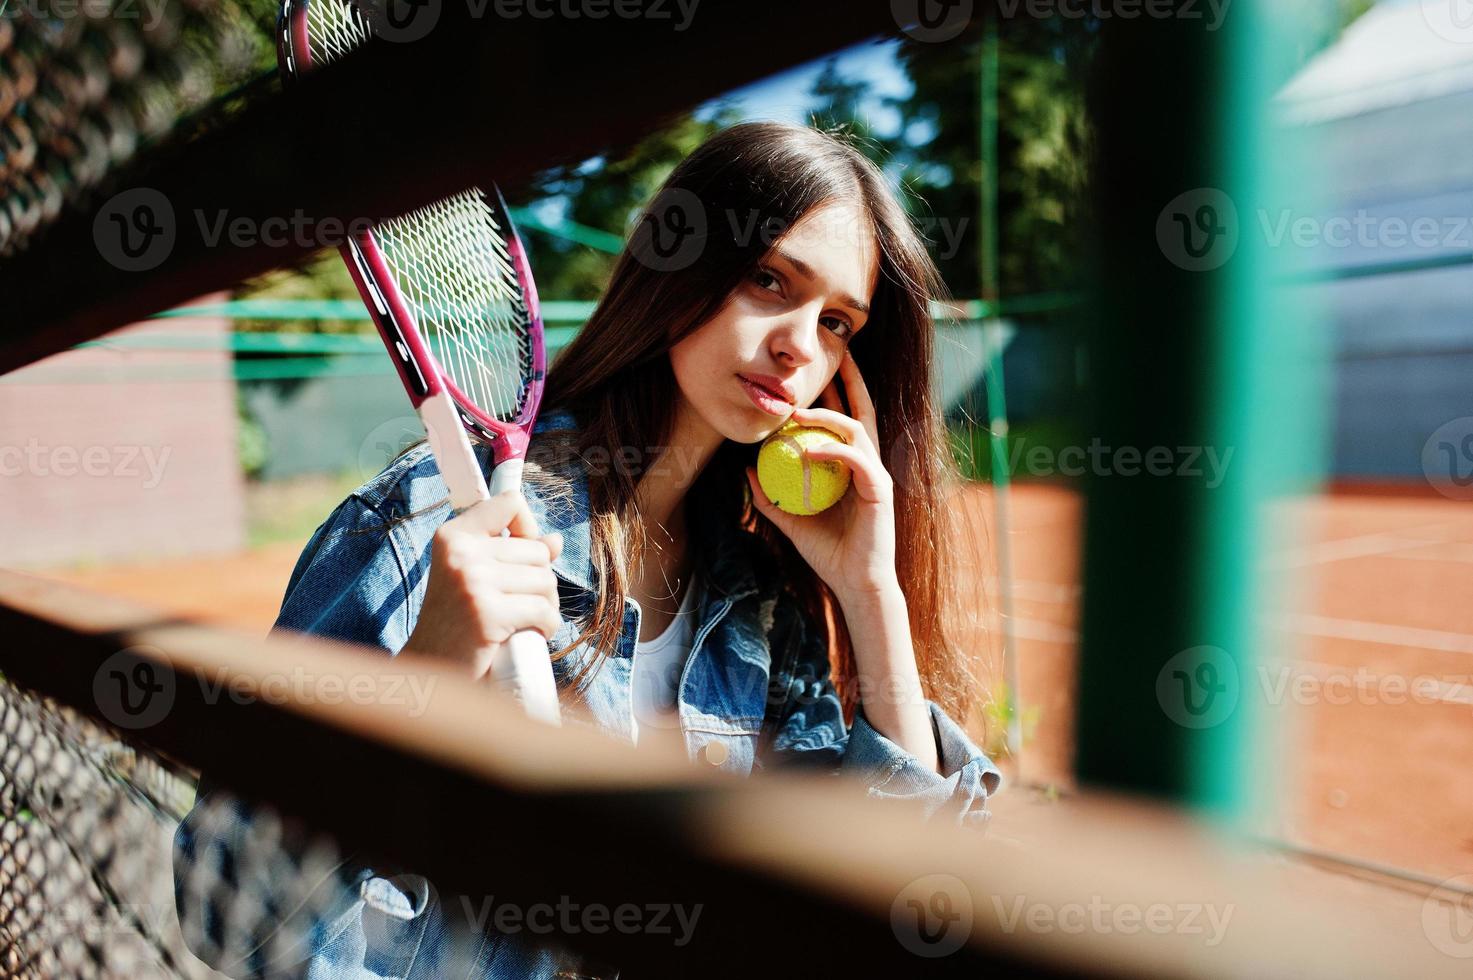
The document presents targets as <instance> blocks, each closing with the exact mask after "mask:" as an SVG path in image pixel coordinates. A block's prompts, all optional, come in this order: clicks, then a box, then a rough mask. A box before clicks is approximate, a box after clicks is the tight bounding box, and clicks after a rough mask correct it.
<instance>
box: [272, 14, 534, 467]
mask: <svg viewBox="0 0 1473 980" xmlns="http://www.w3.org/2000/svg"><path fill="white" fill-rule="evenodd" d="M310 2H311V0H289V2H288V3H286V4H285V5H284V7H283V16H282V23H281V25H280V30H278V32H277V45H278V52H277V53H278V57H279V59H280V61H281V63H282V64H283V65H289V66H290V70H288V71H287V72H285V73H284V74H285V75H286V76H287V77H288V78H292V79H295V78H297V77H300V76H301V75H303V74H305V73H306V72H307V71H309V70H311V67H312V64H311V53H310V48H309V47H308V43H307V4H308V3H310ZM481 193H482V194H483V195H484V194H485V192H484V191H483V192H481ZM489 198H490V202H491V204H492V208H493V210H494V211H495V212H496V218H497V220H498V221H500V222H503V223H504V224H505V227H506V230H507V232H508V238H509V241H508V242H507V250H508V252H509V253H510V255H511V259H512V264H513V266H514V267H515V269H516V271H517V280H518V282H519V283H520V284H521V287H522V295H523V296H525V297H526V301H527V315H528V316H529V317H531V319H532V324H533V329H532V331H531V334H532V338H531V339H532V380H531V383H530V384H529V385H528V386H527V396H526V398H525V399H524V400H523V402H522V407H521V411H520V412H519V413H518V414H517V417H516V418H515V419H512V420H510V421H502V420H500V419H497V418H494V417H492V416H489V415H487V414H486V413H485V412H483V411H481V409H480V408H479V407H477V405H476V403H475V402H474V401H473V400H472V399H471V398H469V397H468V396H467V395H466V394H465V392H463V391H461V390H460V388H459V387H458V386H457V385H456V384H455V382H454V381H452V380H451V379H450V378H449V377H448V376H447V375H446V373H445V371H444V370H443V369H441V367H440V363H439V361H438V360H436V358H435V355H434V354H433V353H432V352H431V351H430V348H429V345H428V344H427V343H425V340H424V336H423V335H422V334H421V333H420V330H419V324H418V323H416V322H415V319H414V315H413V314H412V313H411V312H410V310H409V306H408V304H406V303H405V302H404V297H403V296H402V295H401V294H400V292H399V290H398V288H397V287H396V286H395V285H394V277H393V275H392V273H391V272H390V270H389V264H388V261H387V259H385V258H384V253H383V251H382V250H381V249H380V248H379V246H378V242H376V241H375V240H374V237H373V231H372V229H369V230H367V231H364V232H361V233H357V234H353V235H351V236H350V237H349V240H348V241H346V242H344V243H343V245H342V246H340V249H339V251H341V252H342V255H343V261H344V262H345V263H346V264H347V266H348V273H349V275H350V276H352V279H353V285H355V286H356V287H357V288H358V295H359V296H361V297H362V299H363V303H364V305H365V306H366V307H367V308H368V312H369V315H370V317H372V319H373V323H374V326H375V327H377V328H378V332H379V336H380V337H381V338H382V339H383V342H384V346H385V347H387V348H388V350H389V354H390V356H391V358H392V359H393V361H394V366H395V368H396V369H397V370H398V372H399V380H400V381H401V382H403V384H404V390H405V392H407V393H408V395H409V398H410V401H412V402H413V403H414V407H415V409H416V410H418V409H419V408H420V406H421V405H422V404H423V403H424V401H425V399H426V398H429V397H431V396H432V395H437V394H439V393H441V392H444V393H446V394H447V395H449V396H450V399H451V401H453V402H454V403H455V407H456V409H457V414H458V415H459V417H460V421H461V424H462V425H463V426H464V427H465V429H466V431H467V432H469V433H470V434H471V435H473V436H475V437H476V438H478V439H480V440H482V441H483V442H487V443H489V444H490V445H491V448H492V452H493V455H494V458H495V461H496V463H497V464H498V465H499V464H501V463H502V462H504V461H506V460H508V459H525V458H526V455H527V446H528V444H529V443H530V442H531V438H532V427H533V425H534V424H535V423H536V420H537V411H538V409H539V408H540V406H541V404H542V389H543V384H544V380H545V378H546V375H547V348H546V345H545V343H544V341H543V323H542V307H541V303H540V302H539V300H538V298H537V283H536V281H535V280H534V279H533V278H532V267H531V265H530V264H529V263H528V261H527V252H526V248H525V246H523V244H522V239H521V236H520V235H519V234H518V233H517V229H516V225H515V224H514V223H513V222H512V219H511V213H510V212H509V211H508V210H507V207H506V201H505V200H504V199H503V198H502V196H501V191H500V189H499V188H497V187H496V185H495V184H494V183H493V184H492V185H491V195H489Z"/></svg>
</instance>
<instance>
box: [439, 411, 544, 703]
mask: <svg viewBox="0 0 1473 980" xmlns="http://www.w3.org/2000/svg"><path fill="white" fill-rule="evenodd" d="M419 416H420V419H421V420H423V422H424V425H425V432H426V434H428V435H429V437H430V449H431V451H432V452H434V454H435V462H436V463H437V464H438V465H439V467H440V475H441V476H442V477H443V478H444V480H445V486H446V488H447V489H448V490H449V491H450V506H451V507H452V508H453V509H454V510H455V511H456V512H457V513H458V512H460V511H462V510H464V509H465V508H467V507H470V506H472V505H473V504H477V503H479V502H480V501H482V500H487V499H489V498H490V497H491V496H492V495H493V494H498V493H503V492H505V491H506V490H516V491H517V492H518V493H520V492H521V488H522V461H521V460H520V459H509V460H506V461H505V462H503V463H502V464H501V465H499V466H497V467H496V469H495V470H493V471H492V473H491V486H490V487H487V486H486V478H485V476H483V475H482V473H481V466H480V464H479V463H478V462H477V461H476V454H475V452H474V450H472V449H471V441H470V437H469V436H467V435H466V434H465V428H464V427H463V426H462V425H461V424H460V415H459V410H458V409H456V407H455V403H454V402H452V401H451V400H450V396H449V395H447V394H445V393H444V392H440V393H438V394H434V395H431V396H429V397H428V398H426V399H425V400H424V401H422V402H420V406H419ZM501 536H502V537H504V538H507V537H511V528H502V529H501ZM490 673H491V678H492V680H493V681H494V683H495V684H496V686H497V688H498V689H500V690H501V691H502V692H503V693H506V694H509V695H511V696H512V697H513V698H515V699H516V700H518V701H520V702H521V704H522V709H523V710H524V711H526V712H527V716H528V717H529V718H535V719H537V720H538V721H544V722H546V723H548V724H549V725H560V724H561V723H562V712H561V711H560V710H559V708H558V699H557V680H556V678H554V677H553V674H552V661H551V660H550V659H549V657H548V653H547V640H546V639H544V638H543V636H542V634H541V633H539V632H537V631H536V630H522V631H520V632H518V633H514V634H512V636H511V638H510V639H509V640H507V641H506V642H505V643H503V644H501V646H499V647H497V649H496V653H495V655H493V656H492V658H491V671H490Z"/></svg>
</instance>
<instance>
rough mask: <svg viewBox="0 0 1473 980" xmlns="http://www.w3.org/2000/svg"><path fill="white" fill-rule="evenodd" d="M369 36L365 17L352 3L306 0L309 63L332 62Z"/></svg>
mask: <svg viewBox="0 0 1473 980" xmlns="http://www.w3.org/2000/svg"><path fill="white" fill-rule="evenodd" d="M372 36H373V28H372V27H371V26H370V25H369V22H368V18H367V17H366V16H365V15H364V14H363V13H362V12H361V11H360V10H359V9H358V5H357V4H355V3H345V2H344V0H308V3H307V50H308V52H309V53H310V55H311V57H312V64H314V65H322V64H327V63H328V62H331V61H335V60H337V59H338V58H341V57H342V56H343V55H345V54H347V53H348V52H349V51H352V50H353V49H354V48H357V47H359V46H360V45H362V44H363V43H364V42H366V41H368V40H369V38H371V37H372Z"/></svg>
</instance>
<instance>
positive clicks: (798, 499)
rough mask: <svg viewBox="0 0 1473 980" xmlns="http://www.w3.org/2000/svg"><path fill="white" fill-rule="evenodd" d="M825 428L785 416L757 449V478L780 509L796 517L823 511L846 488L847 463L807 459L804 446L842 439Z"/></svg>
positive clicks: (847, 481) (834, 460) (847, 483)
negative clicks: (777, 427)
mask: <svg viewBox="0 0 1473 980" xmlns="http://www.w3.org/2000/svg"><path fill="white" fill-rule="evenodd" d="M843 441H844V440H843V439H840V438H839V437H838V436H836V435H834V434H833V433H832V432H830V431H829V430H828V429H824V428H819V427H817V426H811V425H799V424H798V423H797V422H795V421H792V420H789V421H788V422H787V423H786V424H785V425H784V426H783V427H782V428H781V429H778V430H777V431H776V432H774V433H773V434H772V435H770V436H768V437H767V441H766V442H764V443H763V444H762V448H761V449H760V450H758V451H757V482H758V483H759V484H761V486H762V492H763V493H765V494H767V499H768V500H771V501H772V502H773V503H774V504H776V505H777V507H778V508H779V509H780V510H783V511H786V512H787V513H789V514H796V515H798V516H800V517H807V516H809V515H811V514H817V513H820V512H821V511H825V510H827V509H828V508H830V507H832V506H833V505H834V504H836V503H838V502H839V499H840V498H841V497H843V496H844V493H845V491H847V490H848V489H849V464H848V463H846V462H844V461H843V460H842V459H809V458H808V454H807V453H806V452H805V450H807V449H810V448H814V447H817V446H822V445H824V444H826V443H831V442H843Z"/></svg>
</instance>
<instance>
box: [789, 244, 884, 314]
mask: <svg viewBox="0 0 1473 980" xmlns="http://www.w3.org/2000/svg"><path fill="white" fill-rule="evenodd" d="M777 256H778V258H780V259H783V260H784V261H786V262H787V263H788V264H789V265H791V266H792V267H793V268H794V269H797V270H798V274H799V275H801V276H802V277H803V278H804V279H807V280H808V281H809V282H812V281H813V280H815V279H817V278H818V275H817V274H816V273H815V272H814V271H813V267H812V266H811V265H809V264H808V263H807V262H804V261H803V260H802V259H800V258H798V257H797V256H796V255H794V254H793V253H792V252H784V251H783V250H782V249H778V250H777ZM839 302H840V303H842V304H843V305H845V306H847V307H849V308H850V309H851V310H854V311H856V312H858V313H863V314H865V315H866V316H868V315H869V304H868V303H866V302H864V301H863V300H859V299H855V298H854V297H853V296H840V297H839Z"/></svg>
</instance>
